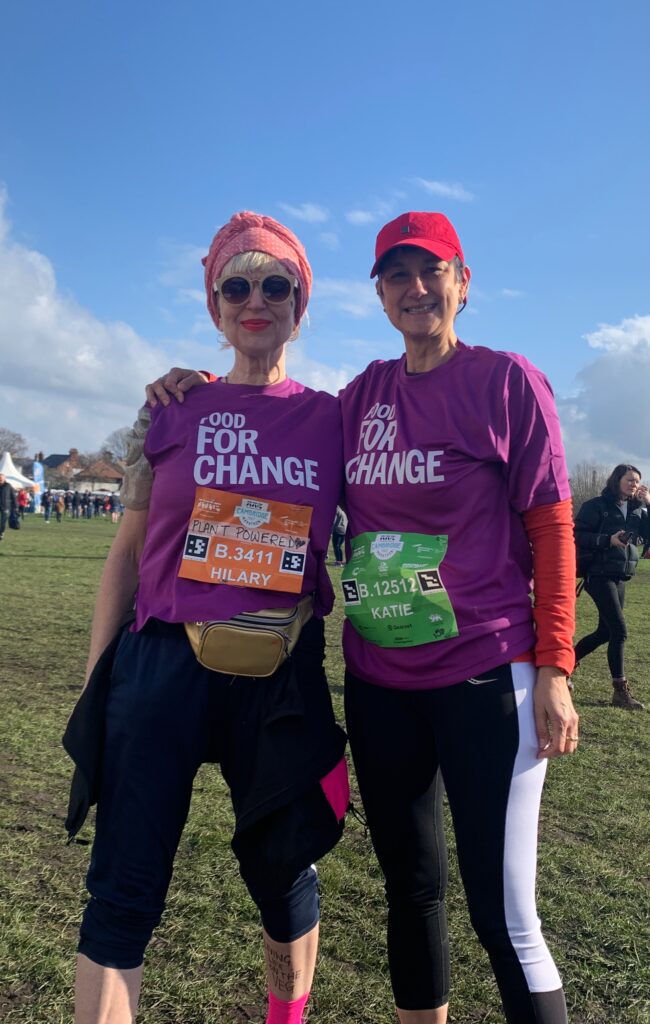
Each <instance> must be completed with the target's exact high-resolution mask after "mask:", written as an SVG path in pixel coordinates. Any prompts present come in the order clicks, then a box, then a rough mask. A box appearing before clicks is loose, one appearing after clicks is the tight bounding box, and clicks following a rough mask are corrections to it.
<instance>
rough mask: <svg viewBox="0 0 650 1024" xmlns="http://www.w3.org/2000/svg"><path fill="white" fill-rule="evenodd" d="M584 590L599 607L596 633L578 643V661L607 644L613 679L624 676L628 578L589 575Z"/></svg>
mask: <svg viewBox="0 0 650 1024" xmlns="http://www.w3.org/2000/svg"><path fill="white" fill-rule="evenodd" d="M585 590H586V591H587V593H588V594H589V597H590V598H591V599H592V601H593V602H594V604H595V605H596V608H597V609H598V625H597V626H596V629H595V630H594V632H593V633H589V635H588V636H583V638H582V640H579V641H578V643H577V644H576V661H582V659H583V658H586V657H587V655H588V654H591V653H592V651H595V650H596V648H597V647H601V646H602V644H607V661H608V663H609V671H610V672H611V673H612V679H624V678H625V666H624V663H623V654H624V650H625V641H626V640H627V626H626V625H625V619H624V617H623V605H624V604H625V581H624V580H611V579H607V578H606V577H604V576H589V577H588V578H587V579H586V580H585Z"/></svg>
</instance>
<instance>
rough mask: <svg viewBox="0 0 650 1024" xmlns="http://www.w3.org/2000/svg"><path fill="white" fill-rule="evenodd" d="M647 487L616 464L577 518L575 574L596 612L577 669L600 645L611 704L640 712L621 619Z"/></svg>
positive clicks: (631, 469) (644, 529) (642, 536)
mask: <svg viewBox="0 0 650 1024" xmlns="http://www.w3.org/2000/svg"><path fill="white" fill-rule="evenodd" d="M649 498H650V494H649V492H648V488H647V487H645V486H641V473H640V471H639V470H638V469H637V468H636V466H631V465H627V464H620V465H618V466H616V468H615V469H614V470H613V471H612V473H611V475H610V477H609V479H608V481H607V484H606V486H605V487H604V489H603V491H602V494H601V495H600V496H599V497H597V498H590V500H589V501H585V502H584V504H583V505H582V506H581V507H580V510H579V512H578V514H577V516H576V520H575V538H576V547H577V553H578V576H582V577H583V579H584V581H585V590H586V591H587V593H588V594H589V596H590V597H591V599H592V600H593V602H594V604H595V605H596V608H597V609H598V625H597V627H596V629H595V630H594V632H593V633H589V635H588V636H584V637H583V638H582V640H579V641H578V643H577V644H576V648H575V653H576V666H577V664H578V662H580V661H582V659H583V658H585V657H586V656H587V655H588V654H591V653H592V651H595V650H596V648H597V647H600V646H601V645H602V644H605V643H606V644H607V661H608V663H609V670H610V672H611V674H612V686H613V688H614V693H613V696H612V704H614V705H615V706H616V707H621V708H627V709H628V710H630V711H640V710H642V709H643V704H642V703H641V701H639V700H637V699H636V698H635V697H634V696H633V694H632V692H631V691H630V687H629V685H628V682H627V679H626V677H625V668H624V660H623V659H624V651H625V641H626V640H627V626H626V624H625V618H624V616H623V605H624V603H625V584H626V583H627V581H628V580H630V579H631V578H632V576H634V574H635V572H636V566H637V562H638V558H639V555H638V551H637V544H641V543H643V542H644V541H645V540H646V538H647V537H648V522H649V521H648V510H647V503H648V500H649Z"/></svg>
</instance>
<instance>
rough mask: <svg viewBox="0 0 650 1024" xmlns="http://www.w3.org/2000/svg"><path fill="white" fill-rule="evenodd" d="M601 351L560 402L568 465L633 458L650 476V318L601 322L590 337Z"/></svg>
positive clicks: (608, 462)
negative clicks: (573, 392) (576, 388)
mask: <svg viewBox="0 0 650 1024" xmlns="http://www.w3.org/2000/svg"><path fill="white" fill-rule="evenodd" d="M585 338H586V340H587V341H588V343H589V345H590V346H591V347H592V348H594V349H599V350H601V351H600V354H599V355H598V356H597V358H595V359H594V360H592V362H590V363H588V364H587V365H586V366H585V367H584V368H583V369H582V370H581V371H580V372H579V373H578V375H577V382H578V386H579V391H578V393H577V394H576V395H574V396H572V397H570V398H565V399H561V400H560V401H558V407H559V410H560V418H561V420H562V426H563V431H564V438H565V444H566V448H567V457H568V461H569V465H570V466H573V465H575V464H576V463H577V462H581V461H585V460H586V461H592V460H593V461H596V462H600V463H606V464H611V465H615V464H616V463H617V462H622V461H628V460H632V461H633V462H635V463H636V464H638V465H640V466H641V467H645V474H646V476H650V316H634V317H630V318H628V319H625V320H623V321H622V322H621V323H620V324H618V325H612V324H599V326H598V329H597V330H596V331H593V332H592V333H590V334H587V335H585Z"/></svg>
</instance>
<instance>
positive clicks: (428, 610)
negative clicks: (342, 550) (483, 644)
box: [341, 533, 458, 647]
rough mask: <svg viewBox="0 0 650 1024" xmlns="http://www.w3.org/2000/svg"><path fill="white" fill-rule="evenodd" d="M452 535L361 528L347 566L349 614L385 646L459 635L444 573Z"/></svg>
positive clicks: (345, 596) (345, 590) (345, 582)
mask: <svg viewBox="0 0 650 1024" xmlns="http://www.w3.org/2000/svg"><path fill="white" fill-rule="evenodd" d="M446 552H447V537H446V536H444V535H442V536H435V537H429V536H427V534H424V533H361V534H359V536H358V537H355V538H354V540H353V541H352V557H351V558H350V561H349V562H348V563H347V565H346V567H345V569H344V570H343V575H342V578H341V587H342V589H343V600H344V601H345V614H346V616H347V618H348V619H349V620H350V622H351V623H352V625H353V626H354V628H355V629H356V631H357V633H359V634H360V635H361V636H362V637H363V638H364V639H365V640H370V641H371V643H373V644H378V646H379V647H417V646H419V645H420V644H431V643H435V642H436V641H438V640H446V639H447V638H448V637H452V636H458V626H457V625H456V616H455V615H454V610H453V608H452V606H451V602H450V600H449V597H448V595H447V591H446V590H445V587H444V584H443V582H442V578H441V576H440V570H439V566H440V564H441V562H442V560H443V559H444V557H445V554H446Z"/></svg>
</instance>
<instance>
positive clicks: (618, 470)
mask: <svg viewBox="0 0 650 1024" xmlns="http://www.w3.org/2000/svg"><path fill="white" fill-rule="evenodd" d="M630 471H631V472H632V473H637V474H638V477H639V480H640V479H641V470H640V469H637V468H636V466H631V465H628V464H626V463H623V462H621V463H619V465H618V466H615V467H614V469H613V470H612V472H611V473H610V474H609V476H608V477H607V483H606V484H605V487H604V490H603V494H605V493H606V492H607V491H609V492H610V494H613V495H614V497H615V498H616V499H617V500H618V498H620V496H621V487H620V484H621V479H622V478H623V477H624V476H625V474H626V473H629V472H630Z"/></svg>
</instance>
